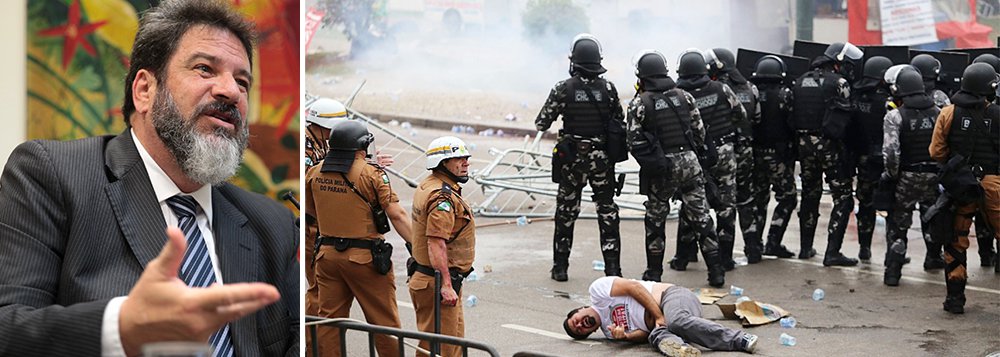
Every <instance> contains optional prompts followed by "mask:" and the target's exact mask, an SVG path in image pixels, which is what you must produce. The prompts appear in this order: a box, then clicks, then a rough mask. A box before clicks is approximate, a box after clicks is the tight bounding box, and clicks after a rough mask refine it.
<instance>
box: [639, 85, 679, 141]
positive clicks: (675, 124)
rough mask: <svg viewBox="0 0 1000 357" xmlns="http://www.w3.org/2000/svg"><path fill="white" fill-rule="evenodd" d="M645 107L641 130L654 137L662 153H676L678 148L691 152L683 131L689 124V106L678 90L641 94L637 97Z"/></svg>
mask: <svg viewBox="0 0 1000 357" xmlns="http://www.w3.org/2000/svg"><path fill="white" fill-rule="evenodd" d="M639 97H640V98H641V99H642V104H643V105H644V106H645V113H646V118H645V120H644V122H643V123H642V126H643V128H645V129H646V130H648V131H649V132H652V133H654V134H655V135H656V138H657V140H658V141H659V142H660V147H661V148H663V151H664V152H667V153H671V152H678V151H679V150H678V148H680V147H684V148H686V149H685V150H684V151H689V150H692V148H691V147H690V146H691V145H690V143H688V139H687V136H686V134H685V131H686V130H687V127H688V126H689V125H685V124H684V123H685V122H683V121H684V120H686V121H687V122H686V123H690V122H691V109H692V108H691V106H690V105H689V104H688V102H687V101H686V100H685V98H684V94H683V92H681V91H680V90H678V89H671V90H669V91H666V92H663V93H660V92H643V93H642V94H640V95H639Z"/></svg>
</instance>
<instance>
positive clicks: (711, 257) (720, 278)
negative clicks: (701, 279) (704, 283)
mask: <svg viewBox="0 0 1000 357" xmlns="http://www.w3.org/2000/svg"><path fill="white" fill-rule="evenodd" d="M702 255H704V256H705V265H708V285H710V286H712V287H714V288H721V287H722V286H723V285H726V270H725V269H724V268H723V267H722V261H721V260H722V259H721V258H720V257H719V253H718V252H710V253H705V252H702Z"/></svg>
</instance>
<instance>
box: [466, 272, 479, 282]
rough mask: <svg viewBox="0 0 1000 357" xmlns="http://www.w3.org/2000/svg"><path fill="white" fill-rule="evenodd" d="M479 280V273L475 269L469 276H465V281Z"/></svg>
mask: <svg viewBox="0 0 1000 357" xmlns="http://www.w3.org/2000/svg"><path fill="white" fill-rule="evenodd" d="M477 280H479V274H478V273H476V272H475V271H472V272H471V273H469V276H467V277H465V281H477Z"/></svg>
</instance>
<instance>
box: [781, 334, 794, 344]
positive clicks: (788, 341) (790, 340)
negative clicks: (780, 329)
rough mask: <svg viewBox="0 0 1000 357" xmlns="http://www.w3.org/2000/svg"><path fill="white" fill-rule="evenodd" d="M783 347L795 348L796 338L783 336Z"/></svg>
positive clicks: (787, 335)
mask: <svg viewBox="0 0 1000 357" xmlns="http://www.w3.org/2000/svg"><path fill="white" fill-rule="evenodd" d="M780 339H781V345H782V346H795V337H792V335H789V334H787V333H783V334H781V337H780Z"/></svg>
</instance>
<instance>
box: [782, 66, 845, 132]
mask: <svg viewBox="0 0 1000 357" xmlns="http://www.w3.org/2000/svg"><path fill="white" fill-rule="evenodd" d="M839 79H840V76H838V75H836V74H834V73H832V72H830V73H827V72H825V71H823V70H821V69H818V68H817V69H813V70H812V71H809V72H806V73H805V74H803V75H802V76H800V77H799V79H798V80H797V81H796V82H795V87H793V88H792V93H793V94H794V95H795V110H794V112H793V113H792V118H793V122H794V123H795V129H799V130H820V129H821V128H822V127H823V118H824V117H825V116H826V110H827V104H826V98H827V97H828V96H833V95H837V93H836V91H837V81H838V80H839Z"/></svg>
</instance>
